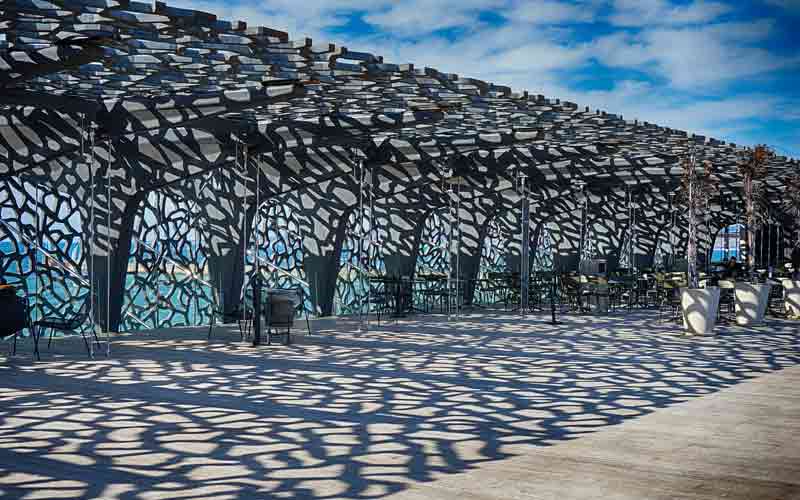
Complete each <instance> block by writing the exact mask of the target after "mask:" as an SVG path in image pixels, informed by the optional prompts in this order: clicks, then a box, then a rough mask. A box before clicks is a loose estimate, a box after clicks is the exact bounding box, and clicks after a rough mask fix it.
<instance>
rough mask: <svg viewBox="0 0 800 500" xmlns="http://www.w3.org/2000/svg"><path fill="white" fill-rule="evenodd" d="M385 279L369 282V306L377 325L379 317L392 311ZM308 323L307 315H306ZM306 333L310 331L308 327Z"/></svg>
mask: <svg viewBox="0 0 800 500" xmlns="http://www.w3.org/2000/svg"><path fill="white" fill-rule="evenodd" d="M389 288H390V287H389V286H388V284H387V282H386V280H385V279H372V278H370V281H369V296H370V300H369V304H370V308H371V309H372V310H373V311H375V313H376V314H377V317H378V324H379V325H380V324H381V315H382V314H385V313H386V312H388V311H391V310H392V307H393V305H392V300H393V297H392V293H391V291H390V290H389ZM306 321H308V315H306ZM308 331H309V332H310V331H311V326H310V325H309V327H308Z"/></svg>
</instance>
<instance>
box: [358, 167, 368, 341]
mask: <svg viewBox="0 0 800 500" xmlns="http://www.w3.org/2000/svg"><path fill="white" fill-rule="evenodd" d="M357 157H358V160H357V162H356V167H357V172H356V173H357V175H358V219H357V221H356V224H357V226H356V227H357V228H358V257H357V258H356V272H357V273H358V282H359V285H360V287H361V288H362V291H361V293H359V294H358V329H357V331H358V332H359V333H360V332H362V331H364V330H365V328H364V294H363V287H364V272H363V267H362V266H363V262H364V160H363V158H361V155H357ZM367 286H369V283H368V284H367ZM367 314H369V311H367Z"/></svg>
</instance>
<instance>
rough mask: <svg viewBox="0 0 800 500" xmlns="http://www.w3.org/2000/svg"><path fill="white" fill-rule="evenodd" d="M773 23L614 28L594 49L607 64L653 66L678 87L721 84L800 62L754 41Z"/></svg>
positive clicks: (637, 66) (658, 73) (765, 21)
mask: <svg viewBox="0 0 800 500" xmlns="http://www.w3.org/2000/svg"><path fill="white" fill-rule="evenodd" d="M771 27H772V22H771V21H768V20H764V21H757V22H754V23H718V24H712V25H707V26H702V27H682V28H666V27H665V28H653V29H646V30H643V31H642V32H640V33H638V34H635V35H633V34H626V33H614V34H612V35H608V36H606V37H603V38H601V39H599V40H597V42H596V45H595V52H594V54H595V57H597V59H598V60H599V61H600V62H602V63H604V64H607V65H609V66H614V67H629V68H636V69H641V70H644V71H648V72H651V73H653V74H654V75H657V76H661V77H663V78H666V79H667V80H668V81H669V82H670V84H671V85H673V86H675V87H677V88H683V89H696V88H701V87H706V86H718V85H721V84H724V83H727V82H730V81H733V80H736V79H738V78H745V77H752V76H755V75H760V74H765V73H769V72H771V71H775V70H780V69H784V68H788V67H791V66H795V65H797V64H798V63H800V57H797V56H794V57H787V56H780V55H776V54H773V53H771V52H769V51H768V50H766V49H763V48H760V47H758V46H756V45H755V44H754V42H757V41H761V40H763V39H765V38H766V37H767V36H768V35H769V32H770V29H771Z"/></svg>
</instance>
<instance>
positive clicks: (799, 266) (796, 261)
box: [791, 245, 800, 280]
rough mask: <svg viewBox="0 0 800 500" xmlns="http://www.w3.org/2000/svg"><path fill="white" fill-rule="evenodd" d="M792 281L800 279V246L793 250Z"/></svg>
mask: <svg viewBox="0 0 800 500" xmlns="http://www.w3.org/2000/svg"><path fill="white" fill-rule="evenodd" d="M791 259H792V279H796V280H797V279H800V245H795V247H794V249H793V250H792V257H791Z"/></svg>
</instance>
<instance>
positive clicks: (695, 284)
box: [677, 150, 718, 288]
mask: <svg viewBox="0 0 800 500" xmlns="http://www.w3.org/2000/svg"><path fill="white" fill-rule="evenodd" d="M681 167H682V169H683V175H682V176H681V188H680V192H679V193H678V197H677V200H678V203H679V204H681V205H682V206H683V207H684V208H685V209H686V218H687V224H688V226H689V237H688V239H687V240H686V260H687V261H688V265H689V268H688V274H689V283H688V284H689V288H700V276H699V274H698V273H697V234H698V229H699V227H700V223H701V221H702V217H703V215H704V214H703V211H705V210H707V209H708V202H709V200H710V199H711V198H713V197H714V196H716V194H717V192H718V187H717V185H718V181H717V178H716V176H715V175H714V165H713V164H712V163H711V162H710V161H704V162H702V164H699V162H698V161H697V157H696V155H695V153H694V150H691V151H690V153H689V155H688V156H687V157H685V158H684V159H683V161H682V162H681Z"/></svg>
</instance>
